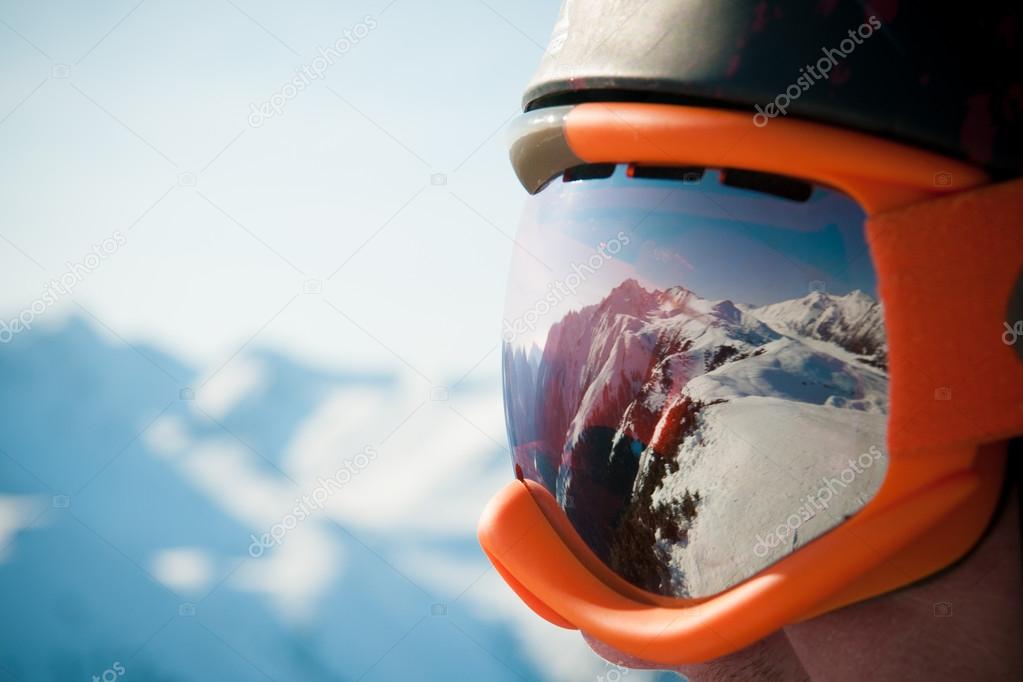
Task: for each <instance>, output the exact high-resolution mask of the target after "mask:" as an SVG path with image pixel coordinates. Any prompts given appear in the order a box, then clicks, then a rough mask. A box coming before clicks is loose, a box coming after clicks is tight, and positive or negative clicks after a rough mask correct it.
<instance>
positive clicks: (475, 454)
mask: <svg viewBox="0 0 1023 682" xmlns="http://www.w3.org/2000/svg"><path fill="white" fill-rule="evenodd" d="M557 4H558V3H557V2H556V0H534V1H532V2H512V1H510V0H445V1H442V2H437V3H422V2H413V1H412V0H379V1H377V2H301V3H284V2H271V1H269V0H207V1H205V2H197V1H196V2H187V1H186V2H170V0H141V1H139V0H125V1H123V2H97V3H82V2H73V1H71V0H65V1H63V2H57V1H48V0H45V1H40V2H30V3H29V2H14V1H11V0H8V1H5V2H0V150H2V153H3V156H2V161H0V207H2V208H0V269H2V272H3V280H2V287H0V603H2V604H3V615H2V621H0V680H61V681H64V680H74V679H82V680H88V679H102V680H106V681H108V682H109V681H110V680H114V679H119V678H121V677H124V678H126V679H138V680H250V679H251V680H258V679H274V680H292V679H306V680H396V679H412V680H434V679H436V680H448V679H487V680H505V679H508V680H515V679H528V680H534V679H537V680H539V679H551V680H586V679H594V680H600V679H609V680H615V679H620V678H621V677H623V676H628V678H629V679H635V680H649V679H655V678H656V675H655V674H652V673H641V672H638V671H633V672H627V671H620V670H618V669H616V668H613V667H611V666H609V665H607V664H605V663H604V662H602V661H601V660H600V659H599V658H597V657H596V656H595V655H593V654H592V653H590V651H589V649H588V648H587V647H586V645H585V644H584V643H583V642H582V640H581V638H580V637H579V635H578V633H575V632H568V631H564V630H559V629H557V628H555V627H553V626H551V625H548V624H547V623H546V622H544V621H542V620H541V619H540V618H538V617H536V616H534V615H533V614H532V613H531V612H529V611H528V610H527V609H526V607H524V606H522V605H521V604H520V603H519V602H518V600H517V599H516V598H515V597H514V595H513V594H512V593H511V592H510V590H509V589H507V588H506V587H505V585H504V583H503V582H502V581H501V580H500V578H499V577H498V576H497V575H496V574H495V572H494V571H493V570H492V569H491V568H490V565H489V563H488V562H487V561H486V560H485V558H484V556H483V555H482V552H481V551H480V549H479V547H478V546H477V544H476V541H475V523H476V519H477V517H478V515H479V512H480V510H481V509H482V507H483V506H484V504H485V503H486V501H487V500H488V499H489V497H490V495H491V494H492V493H493V492H494V491H496V490H497V489H498V488H499V487H501V486H502V485H504V484H505V483H506V482H507V481H508V480H510V479H511V475H512V472H511V464H510V461H509V456H508V452H507V449H506V439H505V433H504V424H503V415H502V408H501V395H500V377H499V373H500V364H499V358H498V344H499V337H500V328H501V323H500V320H501V310H502V302H503V295H504V292H503V290H504V285H505V273H506V270H507V265H508V263H509V261H510V258H511V255H512V251H513V249H514V248H515V247H514V243H513V235H514V230H515V224H516V220H517V215H518V211H519V207H520V202H521V201H522V198H523V196H524V195H523V191H522V190H521V188H520V187H519V186H518V183H517V181H516V180H515V179H514V177H513V175H512V173H511V169H510V166H509V164H508V162H507V157H506V152H505V145H506V138H505V129H506V127H507V125H508V123H509V121H510V119H511V118H512V117H513V116H514V115H515V114H516V113H517V112H518V110H519V96H520V94H521V91H522V89H523V87H524V85H525V83H526V82H527V80H528V79H529V77H530V75H531V72H532V70H533V68H534V67H535V66H536V64H537V63H538V61H539V58H540V55H541V54H542V52H543V49H544V47H545V45H546V40H547V36H548V35H549V33H550V30H551V28H552V27H553V24H554V20H555V15H556V11H557Z"/></svg>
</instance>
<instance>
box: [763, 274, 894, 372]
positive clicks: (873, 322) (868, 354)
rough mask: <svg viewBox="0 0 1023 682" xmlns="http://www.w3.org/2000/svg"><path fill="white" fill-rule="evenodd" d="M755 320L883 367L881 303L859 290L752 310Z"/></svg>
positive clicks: (815, 294) (884, 355) (885, 346)
mask: <svg viewBox="0 0 1023 682" xmlns="http://www.w3.org/2000/svg"><path fill="white" fill-rule="evenodd" d="M751 312H752V314H753V315H755V316H756V317H757V318H759V319H761V320H763V321H764V322H767V323H768V324H770V325H772V326H775V327H777V328H779V329H782V330H785V331H787V332H790V333H793V334H797V335H800V336H804V337H807V338H812V339H819V340H821V341H830V342H832V343H835V344H837V345H839V346H841V347H842V348H845V349H846V350H848V351H849V352H851V353H855V354H857V355H862V356H864V358H865V359H869V361H870V362H872V363H873V364H876V365H878V366H879V367H882V368H884V367H886V363H887V356H888V353H887V345H886V343H885V335H884V319H883V311H882V309H881V304H880V303H878V302H877V301H875V300H874V299H873V298H871V297H870V296H868V295H867V294H865V293H863V292H862V291H859V290H858V289H857V290H855V291H853V292H851V293H848V294H846V295H845V296H831V295H828V294H826V293H822V292H813V293H811V294H810V295H808V296H804V297H803V298H797V299H794V300H791V301H783V302H781V303H772V304H771V305H766V306H763V307H760V308H754V309H753V310H752V311H751Z"/></svg>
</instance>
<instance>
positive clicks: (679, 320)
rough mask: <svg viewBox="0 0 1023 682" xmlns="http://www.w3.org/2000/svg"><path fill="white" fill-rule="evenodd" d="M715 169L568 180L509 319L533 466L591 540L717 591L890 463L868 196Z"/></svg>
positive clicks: (538, 223)
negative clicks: (801, 197) (754, 183)
mask: <svg viewBox="0 0 1023 682" xmlns="http://www.w3.org/2000/svg"><path fill="white" fill-rule="evenodd" d="M717 178H718V175H717V174H716V173H713V172H708V173H707V174H706V175H705V176H704V177H703V178H702V179H701V180H699V181H698V182H686V183H681V182H676V181H665V180H657V179H641V178H627V177H625V175H624V173H622V172H621V169H619V171H617V172H616V173H615V175H614V176H612V177H611V178H608V179H591V180H583V181H578V182H572V183H561V182H555V183H553V184H552V185H551V186H550V187H548V188H547V189H546V190H544V191H543V192H542V193H541V194H540V195H538V196H536V197H533V198H532V199H531V203H530V205H529V206H527V209H526V214H525V219H524V221H523V225H522V227H521V229H520V233H519V236H518V243H519V244H520V245H521V247H522V248H521V249H520V253H519V254H518V255H517V256H516V261H515V263H514V265H513V269H512V276H511V282H510V291H509V297H508V306H507V311H506V313H507V314H506V319H505V334H504V336H505V344H504V374H505V398H506V406H505V409H506V414H507V420H508V424H509V434H510V438H511V443H512V447H513V453H514V459H515V463H516V465H517V466H518V467H519V468H520V469H521V471H522V475H523V476H524V477H526V478H528V479H531V480H533V481H536V482H537V483H540V484H541V485H543V486H544V487H545V488H547V490H548V491H549V492H550V493H551V495H553V496H554V497H555V498H556V500H557V502H558V505H559V506H560V507H561V508H562V509H563V510H564V512H565V514H566V515H567V517H568V519H569V520H570V521H571V523H572V526H573V527H574V529H575V530H576V532H577V533H578V534H579V535H580V537H581V538H582V539H583V540H584V541H585V543H586V544H587V545H588V546H589V547H590V549H591V550H593V552H594V553H595V554H596V556H597V557H599V558H600V559H601V560H602V561H603V562H604V563H605V564H606V565H607V566H609V567H610V568H611V569H612V570H613V571H614V572H615V573H617V574H618V575H619V576H621V577H622V578H624V579H626V580H628V581H629V582H631V583H633V584H634V585H636V586H638V587H641V588H643V589H645V590H648V591H650V592H653V593H657V594H662V595H670V596H677V597H702V596H708V595H711V594H714V593H717V592H720V591H722V590H724V589H727V588H728V587H731V586H733V585H735V584H736V583H738V582H740V581H742V580H744V579H746V578H748V577H750V576H751V575H753V574H754V573H756V572H757V571H759V570H761V569H762V568H764V567H766V566H768V565H770V564H771V563H773V562H774V561H777V560H778V559H780V558H782V557H784V556H785V555H786V554H788V553H790V552H791V551H792V550H793V549H795V548H797V547H799V546H802V545H803V544H805V543H806V542H808V541H810V540H812V539H813V538H814V537H817V536H818V535H820V534H821V533H823V532H825V531H827V530H828V529H830V528H832V527H833V526H835V525H836V524H838V523H840V522H841V521H842V520H843V519H844V518H846V517H848V516H849V515H851V514H853V513H855V511H857V510H858V509H860V508H861V507H862V506H863V505H864V504H865V503H866V502H867V501H868V500H869V499H870V498H871V497H872V496H873V494H874V493H875V492H876V490H877V488H878V486H879V485H880V482H881V480H882V479H883V477H884V469H885V463H886V458H885V455H884V447H885V421H886V410H887V383H888V380H887V369H886V359H887V358H886V345H885V338H884V329H883V321H882V312H881V307H880V305H879V303H878V302H877V300H876V282H875V278H874V273H873V271H872V267H871V263H870V258H869V254H868V252H867V247H866V244H865V243H864V238H863V228H862V223H863V214H862V211H861V209H860V208H859V207H858V206H857V205H856V204H855V203H854V202H852V201H851V200H849V199H848V198H847V197H845V196H843V195H841V194H838V193H837V192H833V191H830V190H826V189H823V188H814V189H813V193H812V195H811V196H810V198H809V199H808V200H807V201H805V202H796V201H791V200H789V199H785V198H781V197H778V196H772V195H769V194H764V193H757V192H751V191H748V190H747V189H737V188H734V187H728V186H725V185H722V184H720V183H718V182H717Z"/></svg>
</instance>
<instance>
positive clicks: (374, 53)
mask: <svg viewBox="0 0 1023 682" xmlns="http://www.w3.org/2000/svg"><path fill="white" fill-rule="evenodd" d="M557 4H558V3H557V2H556V1H555V0H544V1H536V2H529V3H521V2H511V1H510V0H488V1H487V2H485V3H484V2H480V1H479V0H463V1H446V2H438V3H420V2H411V1H410V0H396V1H395V2H390V0H381V1H378V2H342V3H336V2H335V3H328V2H323V3H306V4H303V5H302V7H301V8H299V7H295V6H292V5H290V4H287V3H276V2H269V1H266V0H223V1H217V2H185V3H181V2H168V1H167V0H144V1H143V2H138V1H137V0H131V1H128V2H113V3H106V4H103V5H101V6H97V5H94V4H93V3H81V2H71V1H67V2H33V3H14V2H5V3H2V4H0V34H3V39H2V40H0V64H2V66H0V149H2V150H3V154H4V156H3V159H4V160H3V163H0V174H2V176H0V206H2V209H0V236H2V237H0V269H2V272H3V273H4V274H3V286H2V287H0V312H2V317H3V319H5V320H9V319H10V318H11V317H14V316H16V315H17V314H18V313H19V312H20V311H21V310H22V309H24V308H25V307H26V306H30V305H31V304H32V302H33V301H35V300H36V299H39V298H40V297H41V296H42V295H43V291H44V285H45V282H47V281H48V280H50V279H53V278H60V277H61V276H62V275H64V274H65V273H67V272H75V271H76V270H75V267H74V266H75V265H77V264H82V263H83V262H84V261H85V258H86V256H87V254H90V253H91V252H92V249H93V245H99V244H101V243H102V241H103V240H104V239H107V238H113V237H114V236H115V235H116V234H117V233H119V234H120V235H123V238H122V240H123V244H121V245H119V246H118V247H117V248H116V249H114V250H113V253H111V254H109V255H107V254H104V258H102V260H101V262H100V264H99V266H98V267H96V268H95V269H93V270H90V271H88V272H84V274H83V271H82V269H81V268H78V270H77V272H78V273H79V275H80V277H79V279H80V281H78V282H77V283H76V284H75V285H74V292H73V294H72V295H58V296H56V297H55V298H56V302H55V303H52V304H47V307H46V310H45V312H43V313H41V314H39V315H37V316H36V321H35V323H36V324H46V323H52V322H56V321H59V320H61V319H62V318H63V317H64V316H66V315H68V314H76V315H81V316H86V317H88V316H89V315H90V314H91V315H92V316H94V317H95V321H96V324H98V325H99V326H101V327H106V328H108V331H109V333H111V334H116V335H119V336H122V337H124V338H126V339H129V340H132V341H136V340H139V341H142V340H144V341H147V342H153V343H157V344H160V345H162V346H164V347H165V348H166V349H168V350H170V351H172V352H174V353H176V354H181V355H184V356H186V357H188V358H189V359H190V360H193V361H195V362H198V363H201V364H204V365H207V366H211V367H215V366H217V365H219V364H220V363H221V362H223V361H224V360H226V359H227V358H228V357H230V356H231V354H232V353H234V352H235V351H236V350H237V349H238V348H239V346H240V345H241V344H243V343H245V342H246V341H247V340H250V339H251V344H252V345H274V346H278V347H281V348H283V349H285V350H289V351H291V352H293V353H296V354H302V355H306V356H309V357H312V358H315V359H316V360H317V361H321V362H327V363H331V364H338V365H345V364H348V365H351V364H358V365H365V364H370V365H391V364H394V363H395V362H397V361H399V358H400V361H403V362H405V363H407V364H408V365H410V366H412V367H414V368H415V369H416V370H419V371H421V372H422V373H423V374H425V375H427V376H429V377H430V378H431V379H433V380H434V381H439V380H440V379H439V378H435V377H439V376H442V375H451V374H460V373H461V372H462V371H464V370H466V369H468V365H471V364H472V363H474V362H476V361H477V360H479V359H480V358H484V357H486V358H487V359H486V360H485V361H484V364H483V365H482V366H481V371H486V369H487V368H491V369H493V370H494V371H496V368H497V354H496V353H493V354H490V355H489V356H487V353H488V352H489V351H490V350H491V348H492V347H493V346H495V345H496V343H497V340H498V338H499V334H500V320H501V309H502V300H503V290H504V286H505V278H506V272H507V266H508V262H509V260H510V257H511V252H512V243H511V241H510V238H509V235H511V234H512V233H513V232H514V230H515V225H516V222H517V217H518V212H519V207H520V205H521V201H522V198H523V197H524V196H525V195H524V193H523V191H522V190H521V188H520V187H519V186H518V183H517V182H516V180H515V179H514V176H513V175H512V172H511V169H510V167H509V164H508V162H507V157H506V152H505V145H506V139H505V135H504V128H505V125H506V123H507V121H508V119H509V118H510V117H511V116H513V115H514V114H515V113H516V112H517V111H518V108H519V99H520V96H521V93H522V90H523V87H524V85H525V83H526V82H527V81H528V79H529V77H530V76H531V74H532V71H533V69H534V68H535V66H536V64H537V62H538V59H539V56H540V54H541V51H542V48H541V46H542V45H545V44H546V39H547V36H548V34H549V31H550V28H551V27H552V26H553V22H554V17H555V14H556V9H557ZM346 31H348V33H346ZM346 35H348V36H359V35H362V36H363V37H361V39H359V38H356V40H354V41H351V43H352V44H351V46H350V49H349V50H348V51H347V52H343V53H339V56H338V57H336V58H334V63H333V64H329V65H327V67H326V68H325V69H321V73H322V77H321V78H318V79H310V78H309V77H308V76H307V77H306V79H307V80H309V82H310V85H309V87H307V88H305V89H303V90H301V91H297V92H296V91H290V90H288V89H284V87H283V86H284V85H285V84H286V83H287V82H288V81H289V80H290V79H292V78H294V77H295V74H296V72H298V71H300V70H302V69H303V67H306V69H307V71H306V73H309V70H311V69H315V68H317V66H319V67H323V61H317V57H318V55H319V54H320V53H318V51H317V49H318V48H320V47H324V48H326V47H328V46H332V45H335V44H337V41H338V40H339V39H341V38H344V37H345V36H346ZM341 46H342V47H346V43H344V42H342V43H341ZM275 95H276V101H277V103H278V104H280V105H281V106H280V107H279V113H275V114H274V115H272V116H270V117H269V118H266V117H264V120H259V117H253V116H252V111H253V109H252V108H251V107H252V105H253V104H259V103H262V102H265V101H268V100H271V98H273V97H274V96H275ZM253 121H255V122H256V123H258V124H259V125H256V126H254V125H252V122H253ZM438 173H439V174H443V176H437V177H436V179H435V180H434V181H433V182H437V183H440V182H443V183H445V184H433V183H431V177H432V176H433V174H438ZM109 244H113V242H108V245H109ZM90 258H91V260H92V261H95V258H94V257H90ZM93 264H95V263H93ZM307 280H322V281H323V284H322V293H321V294H317V293H312V294H305V295H302V293H301V292H302V291H303V288H304V287H305V286H306V284H305V283H306V281H307ZM308 288H310V289H312V290H315V289H316V288H317V285H316V284H315V282H313V283H311V284H309V285H308ZM296 296H297V298H296ZM37 309H38V308H37ZM491 365H492V367H491Z"/></svg>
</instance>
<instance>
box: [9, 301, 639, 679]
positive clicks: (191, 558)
mask: <svg viewBox="0 0 1023 682" xmlns="http://www.w3.org/2000/svg"><path fill="white" fill-rule="evenodd" d="M206 376H207V373H205V372H201V371H200V370H199V369H198V368H196V367H193V366H190V365H189V364H187V363H185V362H183V361H182V360H181V359H179V358H176V357H174V356H172V355H170V354H168V353H166V352H161V351H160V350H158V349H156V348H154V347H152V346H150V345H147V344H140V343H136V344H135V345H133V346H128V345H127V344H125V343H124V342H123V341H122V340H120V339H118V338H116V337H113V336H104V335H103V334H102V332H101V331H97V330H96V329H95V328H94V327H93V326H92V325H90V324H88V323H86V322H84V321H82V320H80V319H75V318H72V319H70V320H69V321H68V322H67V323H66V324H64V325H63V326H61V327H59V328H43V327H40V328H36V329H33V330H32V331H31V333H26V334H22V335H19V336H18V338H16V339H15V340H14V341H13V342H12V343H9V344H6V345H4V346H2V347H0V377H3V381H0V603H3V605H4V608H5V613H6V616H7V617H5V618H4V619H3V620H2V621H0V642H2V645H0V680H3V681H5V682H6V681H7V680H12V681H22V682H29V681H35V680H61V681H63V680H75V679H81V680H85V679H94V676H95V677H97V678H98V677H102V678H103V679H112V676H113V675H114V670H113V669H114V666H115V664H117V665H118V667H122V668H123V669H125V670H126V679H140V680H164V681H171V680H174V681H182V682H184V681H197V682H198V681H206V680H254V679H276V680H293V679H303V680H339V679H364V680H367V681H370V680H405V679H410V680H450V679H454V678H457V677H459V676H468V677H470V678H473V679H487V680H519V679H530V680H532V679H543V680H574V679H580V678H581V677H585V678H588V679H595V678H597V676H599V675H601V674H606V673H607V671H608V667H607V666H606V665H605V664H604V663H603V661H601V660H599V659H598V658H597V657H596V656H595V655H594V654H592V653H591V652H590V651H589V649H588V648H587V646H586V644H585V643H584V642H583V641H582V638H581V637H579V635H578V633H576V632H571V631H567V630H561V629H559V628H556V627H554V626H552V625H550V624H548V623H546V622H545V621H543V620H541V619H540V618H537V617H536V616H535V614H533V613H532V612H531V611H530V610H529V609H528V607H526V606H525V605H523V604H522V603H521V602H520V600H519V599H518V598H517V597H516V596H515V595H514V594H513V593H512V591H511V590H510V589H509V588H508V587H507V586H506V585H505V584H504V583H503V581H502V580H501V578H500V577H499V576H498V575H497V574H496V572H495V571H493V570H492V568H490V563H489V562H488V561H487V559H486V557H485V556H484V555H483V553H482V551H481V550H480V548H479V545H478V543H477V541H476V537H475V525H476V520H477V518H478V514H479V511H480V509H481V508H482V507H483V506H484V505H485V504H486V501H487V500H488V499H489V497H490V495H491V494H492V492H493V491H494V490H498V489H500V487H501V486H502V485H504V484H506V483H507V482H508V481H510V480H511V476H510V472H509V471H508V462H507V455H506V453H505V452H504V451H503V448H501V447H500V446H498V445H497V444H495V442H494V441H493V439H492V438H491V437H489V436H487V435H486V433H498V432H499V429H500V428H501V421H502V420H501V410H500V392H499V389H498V386H499V382H498V381H497V380H496V377H491V378H489V379H487V380H482V379H481V380H473V378H470V379H469V380H466V381H463V382H461V384H460V385H459V386H458V387H457V389H455V388H452V390H451V395H450V396H449V397H448V400H446V401H431V402H428V403H424V395H425V394H426V393H427V390H428V388H429V387H428V386H425V385H423V384H422V382H419V381H418V380H417V378H416V377H410V376H407V375H405V374H403V373H402V372H401V371H400V370H399V368H397V367H395V368H394V369H393V371H391V370H387V369H385V370H383V371H380V372H368V371H340V370H337V369H329V368H324V367H320V366H317V365H314V364H310V363H308V362H306V361H302V360H300V359H296V358H293V357H289V356H286V355H282V354H280V353H277V352H274V351H269V350H263V349H261V350H251V349H247V350H246V351H245V352H243V353H240V354H239V355H238V356H237V357H235V358H234V359H232V360H231V362H230V363H228V364H227V365H226V366H225V367H224V368H223V369H221V370H220V371H219V372H218V373H217V374H216V375H215V376H214V377H213V378H212V379H211V380H210V381H208V382H206V383H203V382H204V380H205V378H206ZM183 386H191V387H193V388H194V390H193V391H192V392H191V393H183V392H182V390H181V389H182V387H183ZM456 410H457V412H456ZM367 444H373V445H374V446H375V447H376V448H377V450H378V453H379V454H378V456H377V457H376V459H374V460H373V461H372V463H371V464H369V465H368V466H367V467H366V468H365V469H364V470H359V471H358V474H357V475H355V476H354V477H353V478H352V480H351V481H350V482H348V483H347V484H346V485H345V486H344V487H343V488H342V489H340V490H338V489H335V487H331V488H330V494H329V499H328V501H327V502H326V503H325V505H324V507H323V508H322V509H318V510H314V511H313V513H311V514H310V515H309V516H308V517H307V518H305V519H304V520H302V521H300V522H298V523H297V525H295V527H294V528H293V529H291V530H289V531H288V532H287V534H286V536H285V537H284V538H283V539H282V541H281V542H280V543H279V544H275V545H273V546H272V547H270V548H268V549H266V551H264V552H261V553H259V555H258V556H253V555H252V553H251V543H252V534H253V533H256V534H259V533H263V532H266V531H267V529H268V528H271V527H272V526H273V525H274V524H276V523H284V519H286V518H287V517H288V515H289V514H292V511H293V509H294V508H295V505H296V502H297V500H298V499H299V498H300V497H301V496H303V495H307V496H313V495H316V494H317V492H316V491H318V490H319V491H320V492H321V493H322V492H324V490H325V489H324V488H323V487H322V484H321V483H320V482H319V481H320V480H322V479H323V478H327V477H330V476H332V475H333V474H334V473H335V472H337V471H338V470H339V467H340V466H341V465H342V463H343V462H344V461H345V460H346V459H350V458H352V456H353V455H355V454H356V453H357V452H360V451H361V450H362V448H363V447H364V446H365V445H367ZM335 478H336V477H335ZM291 518H292V519H293V520H294V519H295V518H296V517H295V516H294V515H293V514H292V516H291ZM105 671H111V672H107V674H106V675H104V672H105ZM633 678H635V679H636V680H648V681H649V680H653V679H655V678H657V674H656V673H641V672H639V671H636V672H633V673H632V674H631V675H630V680H631V679H633Z"/></svg>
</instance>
